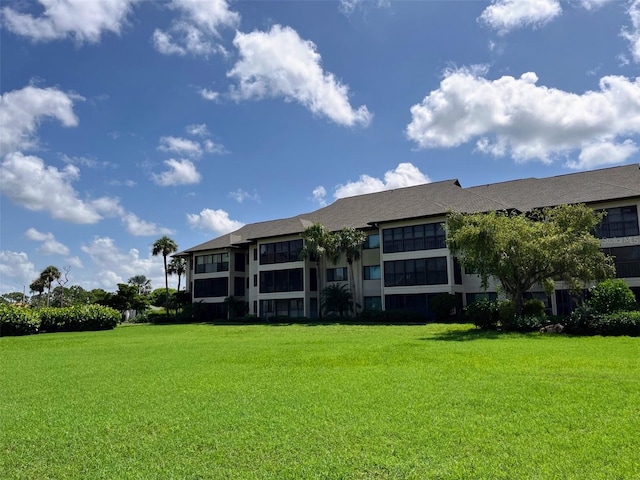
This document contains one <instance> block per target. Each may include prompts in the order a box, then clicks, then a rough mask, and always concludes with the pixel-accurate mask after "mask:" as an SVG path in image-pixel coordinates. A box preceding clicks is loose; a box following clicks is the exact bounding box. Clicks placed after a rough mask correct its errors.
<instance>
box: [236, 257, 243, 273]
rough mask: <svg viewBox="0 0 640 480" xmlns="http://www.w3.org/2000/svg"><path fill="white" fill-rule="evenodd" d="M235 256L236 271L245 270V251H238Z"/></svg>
mask: <svg viewBox="0 0 640 480" xmlns="http://www.w3.org/2000/svg"><path fill="white" fill-rule="evenodd" d="M234 257H235V258H234V260H235V263H236V265H235V268H236V272H244V253H236V254H235V255H234Z"/></svg>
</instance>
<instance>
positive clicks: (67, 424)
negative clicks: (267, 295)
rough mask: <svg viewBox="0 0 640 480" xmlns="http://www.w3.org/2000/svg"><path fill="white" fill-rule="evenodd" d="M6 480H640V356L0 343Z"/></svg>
mask: <svg viewBox="0 0 640 480" xmlns="http://www.w3.org/2000/svg"><path fill="white" fill-rule="evenodd" d="M0 365H1V368H0V380H1V383H0V478H2V479H46V478H55V479H66V478H70V479H100V478H102V479H119V478H122V479H174V478H175V479H208V478H212V479H218V478H219V479H254V478H255V479H301V478H302V479H304V478H311V479H315V478H318V479H319V478H322V479H386V478H397V479H401V478H402V479H404V478H407V479H409V478H411V479H428V478H434V479H466V478H469V479H499V478H504V479H572V478H575V479H625V480H626V479H637V478H640V339H638V338H627V337H620V338H601V337H591V338H588V337H584V338H580V337H573V338H572V337H567V336H553V335H548V336H543V335H539V334H528V335H521V334H496V333H493V334H488V333H479V332H477V331H475V330H473V328H472V327H471V326H469V325H453V326H451V325H449V326H447V325H427V326H347V325H327V326H324V325H321V326H303V325H288V326H255V325H254V326H237V327H236V326H211V325H184V326H130V327H119V328H117V329H116V330H113V331H107V332H86V333H69V334H64V333H60V334H48V335H47V334H45V335H37V336H31V337H19V338H0Z"/></svg>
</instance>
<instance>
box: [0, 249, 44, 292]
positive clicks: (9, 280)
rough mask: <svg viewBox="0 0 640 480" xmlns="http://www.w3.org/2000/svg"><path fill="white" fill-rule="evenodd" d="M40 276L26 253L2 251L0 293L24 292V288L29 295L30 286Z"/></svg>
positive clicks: (0, 252)
mask: <svg viewBox="0 0 640 480" xmlns="http://www.w3.org/2000/svg"><path fill="white" fill-rule="evenodd" d="M38 274H39V272H36V270H35V265H34V264H33V262H32V261H30V260H29V256H28V255H27V254H26V253H24V252H12V251H11V250H0V289H1V290H0V291H2V292H12V291H22V288H23V286H24V287H26V289H27V293H28V291H29V285H30V284H31V282H33V280H34V279H35V278H37V276H38Z"/></svg>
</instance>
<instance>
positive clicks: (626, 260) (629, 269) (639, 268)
mask: <svg viewBox="0 0 640 480" xmlns="http://www.w3.org/2000/svg"><path fill="white" fill-rule="evenodd" d="M603 250H604V253H606V254H607V255H611V256H612V257H615V258H614V262H615V264H616V277H618V278H631V277H640V245H633V246H629V247H615V248H604V249H603Z"/></svg>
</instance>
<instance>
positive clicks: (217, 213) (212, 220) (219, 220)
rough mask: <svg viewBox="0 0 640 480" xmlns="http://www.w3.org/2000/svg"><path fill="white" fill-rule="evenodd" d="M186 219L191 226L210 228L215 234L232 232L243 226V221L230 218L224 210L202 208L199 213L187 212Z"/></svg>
mask: <svg viewBox="0 0 640 480" xmlns="http://www.w3.org/2000/svg"><path fill="white" fill-rule="evenodd" d="M187 221H188V222H189V225H191V226H192V227H197V228H203V229H205V230H211V231H212V232H213V233H215V234H217V235H222V234H224V233H229V232H233V231H234V230H238V229H239V228H240V227H242V226H244V223H242V222H239V221H237V220H231V219H230V218H229V214H228V213H227V212H225V211H224V210H212V209H210V208H205V209H203V210H202V211H201V212H200V213H189V214H187Z"/></svg>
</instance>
